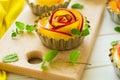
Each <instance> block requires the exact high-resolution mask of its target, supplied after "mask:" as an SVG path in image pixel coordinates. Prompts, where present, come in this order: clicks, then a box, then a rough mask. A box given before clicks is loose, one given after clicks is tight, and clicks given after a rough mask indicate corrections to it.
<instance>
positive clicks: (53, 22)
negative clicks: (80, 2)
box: [35, 8, 89, 50]
mask: <svg viewBox="0 0 120 80" xmlns="http://www.w3.org/2000/svg"><path fill="white" fill-rule="evenodd" d="M35 28H36V31H37V33H38V35H39V37H40V39H41V42H42V43H43V44H44V45H45V46H47V47H48V48H51V49H56V50H68V49H72V48H75V47H77V46H78V45H79V44H80V42H81V41H82V39H83V38H84V36H86V33H87V34H89V30H88V29H89V22H88V21H87V20H86V18H85V17H84V16H83V15H82V14H81V13H80V12H78V11H76V10H73V9H64V8H59V9H56V10H55V11H53V13H52V15H51V16H50V17H49V19H48V20H47V22H46V25H42V24H41V19H38V20H37V21H36V23H35Z"/></svg>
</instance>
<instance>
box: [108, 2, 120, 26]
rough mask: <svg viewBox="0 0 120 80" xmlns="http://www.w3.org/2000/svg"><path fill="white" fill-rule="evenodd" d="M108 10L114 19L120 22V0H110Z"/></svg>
mask: <svg viewBox="0 0 120 80" xmlns="http://www.w3.org/2000/svg"><path fill="white" fill-rule="evenodd" d="M107 10H108V12H109V14H110V16H111V18H112V20H113V21H114V22H115V23H117V24H120V0H109V1H108V3H107Z"/></svg>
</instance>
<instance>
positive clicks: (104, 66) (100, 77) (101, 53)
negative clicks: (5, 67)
mask: <svg viewBox="0 0 120 80" xmlns="http://www.w3.org/2000/svg"><path fill="white" fill-rule="evenodd" d="M26 10H28V11H27V12H26V11H25V10H24V11H23V12H22V13H21V15H22V14H27V16H29V18H31V17H33V18H32V19H36V16H34V15H33V14H32V13H31V12H30V9H29V8H26ZM31 15H32V16H31ZM22 17H24V15H23V16H22ZM22 17H21V16H20V17H19V18H18V19H17V20H21V18H22ZM29 18H27V19H29ZM27 19H26V18H24V19H22V20H21V21H23V22H24V21H25V22H26V23H28V24H33V22H34V20H27ZM116 25H117V24H115V23H113V22H112V21H111V19H110V16H109V14H108V12H107V11H105V13H104V18H103V20H102V23H101V28H100V32H99V35H98V36H97V40H96V42H95V46H94V48H93V51H92V54H91V57H90V59H89V63H90V64H92V65H88V66H87V67H86V69H85V71H84V74H83V77H82V79H81V80H119V79H118V77H117V76H116V74H115V72H114V69H113V66H112V64H111V62H110V59H109V57H108V54H109V53H110V52H109V49H110V48H111V45H110V43H111V41H114V40H119V39H120V33H117V32H115V31H114V27H115V26H116ZM7 80H37V79H34V78H30V77H27V76H21V75H17V74H13V73H8V76H7Z"/></svg>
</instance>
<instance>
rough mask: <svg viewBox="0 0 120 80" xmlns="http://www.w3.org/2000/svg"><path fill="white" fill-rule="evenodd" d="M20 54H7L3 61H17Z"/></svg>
mask: <svg viewBox="0 0 120 80" xmlns="http://www.w3.org/2000/svg"><path fill="white" fill-rule="evenodd" d="M18 59H19V58H18V55H17V54H16V53H13V54H9V55H6V56H5V57H4V58H3V62H5V63H11V62H16V61H18Z"/></svg>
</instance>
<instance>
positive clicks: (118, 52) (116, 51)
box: [109, 41, 120, 77]
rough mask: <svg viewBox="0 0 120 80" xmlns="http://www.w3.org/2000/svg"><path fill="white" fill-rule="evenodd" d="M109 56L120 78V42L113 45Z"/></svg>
mask: <svg viewBox="0 0 120 80" xmlns="http://www.w3.org/2000/svg"><path fill="white" fill-rule="evenodd" d="M109 56H110V59H111V62H112V64H113V66H114V69H115V72H116V74H117V75H118V76H119V77H120V41H117V42H116V44H114V45H112V48H111V49H110V54H109Z"/></svg>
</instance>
